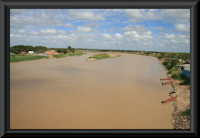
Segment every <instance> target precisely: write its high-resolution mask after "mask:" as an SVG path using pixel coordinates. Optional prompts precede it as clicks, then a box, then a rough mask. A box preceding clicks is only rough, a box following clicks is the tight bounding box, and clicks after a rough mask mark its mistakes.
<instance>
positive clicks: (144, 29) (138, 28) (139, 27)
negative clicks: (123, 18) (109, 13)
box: [122, 24, 148, 32]
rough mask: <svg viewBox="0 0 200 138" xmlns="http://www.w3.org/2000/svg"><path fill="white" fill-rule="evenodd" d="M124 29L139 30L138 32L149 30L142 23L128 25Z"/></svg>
mask: <svg viewBox="0 0 200 138" xmlns="http://www.w3.org/2000/svg"><path fill="white" fill-rule="evenodd" d="M122 31H138V32H145V31H148V29H146V28H145V27H144V26H141V25H137V24H136V25H134V26H133V25H128V26H126V27H125V28H123V29H122Z"/></svg>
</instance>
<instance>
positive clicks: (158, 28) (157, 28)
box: [156, 27, 165, 31]
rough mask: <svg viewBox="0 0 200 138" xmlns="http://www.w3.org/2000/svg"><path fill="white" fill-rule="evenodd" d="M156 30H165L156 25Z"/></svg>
mask: <svg viewBox="0 0 200 138" xmlns="http://www.w3.org/2000/svg"><path fill="white" fill-rule="evenodd" d="M156 30H160V31H165V29H164V28H162V27H156Z"/></svg>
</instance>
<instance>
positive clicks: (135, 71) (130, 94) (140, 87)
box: [10, 52, 174, 129]
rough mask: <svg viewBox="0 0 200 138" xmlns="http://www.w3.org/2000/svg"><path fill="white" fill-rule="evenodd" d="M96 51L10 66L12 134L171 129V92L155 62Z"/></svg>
mask: <svg viewBox="0 0 200 138" xmlns="http://www.w3.org/2000/svg"><path fill="white" fill-rule="evenodd" d="M94 54H95V52H87V54H84V55H82V56H74V57H65V58H60V59H47V60H34V61H24V62H19V63H11V64H10V128H11V129H173V126H172V115H171V114H172V112H173V110H174V107H173V105H172V104H173V102H169V103H166V104H162V103H161V101H162V100H165V99H168V98H169V96H168V95H169V92H170V91H173V88H172V86H171V85H166V86H162V85H161V81H160V78H166V77H167V76H166V70H165V69H164V68H163V66H162V65H161V64H159V61H158V60H157V59H156V58H154V57H149V56H141V55H133V54H125V53H120V55H121V56H120V57H118V58H111V59H104V60H98V61H89V62H86V61H85V60H86V59H87V58H88V57H90V56H92V55H94Z"/></svg>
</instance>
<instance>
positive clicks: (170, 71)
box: [167, 67, 177, 74]
mask: <svg viewBox="0 0 200 138" xmlns="http://www.w3.org/2000/svg"><path fill="white" fill-rule="evenodd" d="M173 71H177V68H176V67H172V68H171V69H170V70H169V71H168V73H167V74H171V73H172V72H173Z"/></svg>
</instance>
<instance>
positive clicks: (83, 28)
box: [77, 26, 92, 33]
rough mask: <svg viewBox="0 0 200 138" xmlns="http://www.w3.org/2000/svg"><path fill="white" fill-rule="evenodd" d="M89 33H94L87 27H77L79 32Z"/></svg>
mask: <svg viewBox="0 0 200 138" xmlns="http://www.w3.org/2000/svg"><path fill="white" fill-rule="evenodd" d="M89 31H92V29H91V28H89V27H86V26H78V27H77V32H80V33H87V32H89Z"/></svg>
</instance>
